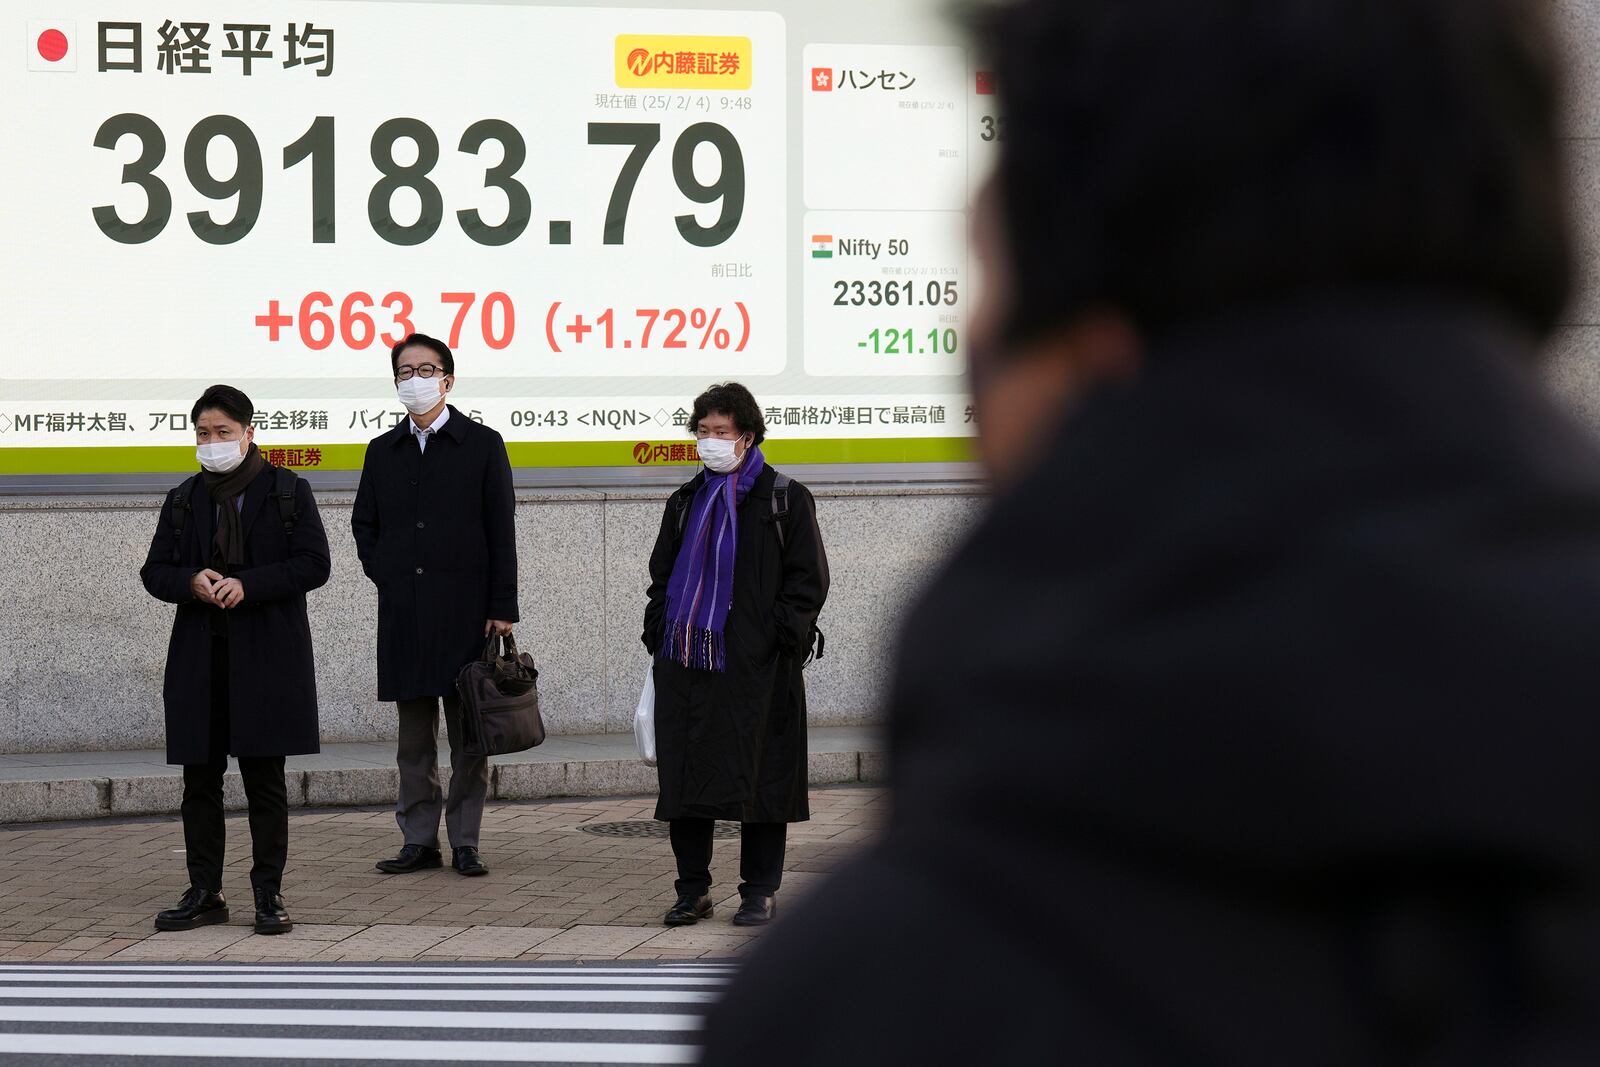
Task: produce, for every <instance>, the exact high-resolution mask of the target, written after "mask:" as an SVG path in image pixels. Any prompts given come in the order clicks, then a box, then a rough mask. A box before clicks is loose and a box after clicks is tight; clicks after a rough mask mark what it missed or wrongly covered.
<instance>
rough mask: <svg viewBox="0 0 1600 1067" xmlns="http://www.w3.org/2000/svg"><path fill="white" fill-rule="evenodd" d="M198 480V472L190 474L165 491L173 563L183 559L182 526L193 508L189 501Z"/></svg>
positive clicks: (192, 496)
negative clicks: (170, 524)
mask: <svg viewBox="0 0 1600 1067" xmlns="http://www.w3.org/2000/svg"><path fill="white" fill-rule="evenodd" d="M199 481H200V476H199V475H198V474H191V475H189V477H187V478H185V479H184V480H183V481H181V482H179V483H178V484H177V485H175V486H173V487H172V488H171V489H170V490H168V491H167V513H168V514H169V515H170V516H171V517H172V562H173V563H181V562H182V560H183V556H182V553H183V527H184V525H185V524H186V523H187V522H188V521H189V513H190V512H191V511H193V510H194V507H193V505H192V504H191V503H190V501H191V500H192V499H193V498H194V487H195V484H196V483H198V482H199Z"/></svg>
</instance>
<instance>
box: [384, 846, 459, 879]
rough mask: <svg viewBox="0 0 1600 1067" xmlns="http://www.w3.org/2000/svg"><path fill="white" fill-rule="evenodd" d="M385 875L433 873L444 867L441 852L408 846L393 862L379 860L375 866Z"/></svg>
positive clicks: (434, 849) (424, 847) (423, 847)
mask: <svg viewBox="0 0 1600 1067" xmlns="http://www.w3.org/2000/svg"><path fill="white" fill-rule="evenodd" d="M374 866H376V867H377V868H378V870H380V871H382V872H383V873H384V874H410V873H411V872H412V871H431V870H433V869H434V868H435V867H443V866H444V860H443V859H441V858H440V857H439V850H438V849H436V848H428V847H427V846H426V845H407V846H406V847H405V848H403V849H401V850H400V855H398V856H396V857H395V858H394V859H392V860H379V861H378V862H377V863H376V864H374Z"/></svg>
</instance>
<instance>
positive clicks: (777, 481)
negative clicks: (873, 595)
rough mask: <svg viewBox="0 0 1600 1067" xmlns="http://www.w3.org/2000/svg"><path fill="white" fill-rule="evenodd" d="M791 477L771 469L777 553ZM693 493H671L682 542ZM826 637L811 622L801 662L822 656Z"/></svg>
mask: <svg viewBox="0 0 1600 1067" xmlns="http://www.w3.org/2000/svg"><path fill="white" fill-rule="evenodd" d="M791 481H792V479H791V478H790V477H789V476H788V475H787V474H784V473H783V472H782V471H776V470H775V471H773V482H772V532H773V533H775V534H777V535H778V553H779V554H780V555H781V554H782V553H783V552H784V551H785V550H786V549H787V548H788V540H787V537H786V535H785V534H784V529H783V522H784V520H785V519H787V518H788V517H789V483H790V482H791ZM693 498H694V497H693V494H691V493H688V492H685V491H684V490H683V489H679V490H678V491H677V492H676V493H674V494H673V498H672V499H673V503H674V504H675V505H676V507H677V509H678V512H677V517H676V520H675V521H676V525H677V528H678V542H679V543H680V544H681V543H682V542H683V528H684V526H685V524H687V523H688V521H689V502H690V501H691V500H692V499H693ZM827 643H828V639H827V638H826V637H825V636H823V633H822V631H821V630H820V629H818V627H817V624H816V623H812V624H811V642H810V644H809V645H808V646H807V648H806V656H805V659H804V660H803V661H802V663H810V662H811V661H812V660H818V659H821V658H822V650H823V648H824V647H825V646H826V645H827Z"/></svg>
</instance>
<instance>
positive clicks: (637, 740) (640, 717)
mask: <svg viewBox="0 0 1600 1067" xmlns="http://www.w3.org/2000/svg"><path fill="white" fill-rule="evenodd" d="M655 666H656V665H655V661H654V660H651V661H650V665H649V666H648V667H646V668H645V671H644V691H643V692H641V693H640V694H639V708H638V710H637V711H635V712H634V713H633V741H634V744H636V745H638V746H639V759H640V760H641V761H642V762H643V763H644V765H645V766H646V767H654V766H655V765H656V671H655Z"/></svg>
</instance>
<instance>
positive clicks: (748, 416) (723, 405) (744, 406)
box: [689, 382, 767, 445]
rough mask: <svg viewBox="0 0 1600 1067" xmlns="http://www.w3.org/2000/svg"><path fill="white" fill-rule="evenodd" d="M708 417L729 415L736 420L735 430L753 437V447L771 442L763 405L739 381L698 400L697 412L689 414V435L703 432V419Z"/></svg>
mask: <svg viewBox="0 0 1600 1067" xmlns="http://www.w3.org/2000/svg"><path fill="white" fill-rule="evenodd" d="M707 415H726V416H728V418H730V419H732V420H733V428H734V429H735V430H738V431H739V435H740V436H741V437H742V436H744V435H745V434H747V433H748V434H753V435H754V437H753V438H752V439H751V442H750V443H751V444H752V445H759V444H760V443H761V442H762V441H765V440H766V439H767V420H766V419H764V418H762V417H761V405H760V404H757V403H756V398H755V397H754V396H752V395H751V393H750V390H748V389H746V388H745V387H744V386H742V385H740V384H739V383H738V382H721V383H719V384H717V385H713V386H712V387H711V388H709V389H707V390H706V391H705V392H703V393H701V394H700V395H699V396H697V397H695V398H694V410H692V411H691V412H689V432H690V433H695V432H697V431H698V430H699V429H700V420H701V419H703V418H705V417H706V416H707Z"/></svg>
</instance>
